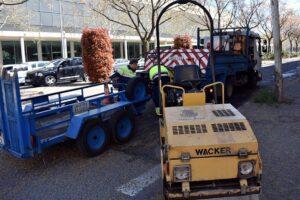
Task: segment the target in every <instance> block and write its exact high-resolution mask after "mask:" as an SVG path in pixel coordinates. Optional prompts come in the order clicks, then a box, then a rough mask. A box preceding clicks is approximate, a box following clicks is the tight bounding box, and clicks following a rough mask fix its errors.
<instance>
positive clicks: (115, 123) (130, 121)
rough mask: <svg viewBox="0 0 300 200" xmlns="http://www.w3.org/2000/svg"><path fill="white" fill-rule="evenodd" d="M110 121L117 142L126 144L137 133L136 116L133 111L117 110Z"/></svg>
mask: <svg viewBox="0 0 300 200" xmlns="http://www.w3.org/2000/svg"><path fill="white" fill-rule="evenodd" d="M110 122H111V127H112V137H113V140H114V142H116V143H117V144H125V143H127V142H128V141H129V140H130V139H131V138H132V137H133V136H134V135H135V117H134V115H133V114H132V113H131V112H128V111H120V112H117V113H116V114H115V115H113V116H112V119H111V121H110Z"/></svg>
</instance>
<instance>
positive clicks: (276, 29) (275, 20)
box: [271, 0, 283, 103]
mask: <svg viewBox="0 0 300 200" xmlns="http://www.w3.org/2000/svg"><path fill="white" fill-rule="evenodd" d="M278 4H279V3H278V0H271V10H272V29H273V42H274V55H275V80H276V86H275V87H276V91H275V93H276V96H277V101H278V102H279V103H281V102H282V101H283V78H282V70H281V67H282V55H281V53H282V46H281V43H280V40H281V39H280V25H279V6H278Z"/></svg>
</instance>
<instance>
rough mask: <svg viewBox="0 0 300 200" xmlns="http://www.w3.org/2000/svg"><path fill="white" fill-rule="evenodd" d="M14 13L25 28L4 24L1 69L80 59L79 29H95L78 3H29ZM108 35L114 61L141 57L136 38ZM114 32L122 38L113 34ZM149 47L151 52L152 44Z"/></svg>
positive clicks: (73, 0) (59, 0)
mask: <svg viewBox="0 0 300 200" xmlns="http://www.w3.org/2000/svg"><path fill="white" fill-rule="evenodd" d="M18 10H21V11H23V12H19V13H18V14H19V16H15V18H18V17H19V18H22V16H23V15H24V16H26V17H27V18H26V19H27V23H26V27H22V24H17V25H16V24H13V23H11V24H10V23H6V24H4V25H3V26H2V28H1V29H0V63H1V64H4V65H5V64H18V63H24V62H29V61H42V60H53V59H57V58H61V57H63V56H64V53H65V55H66V56H67V57H75V56H81V45H80V39H81V31H82V29H83V27H95V26H97V25H95V23H94V22H95V21H93V20H94V19H93V17H92V16H91V11H89V9H88V7H87V5H86V4H85V3H84V1H82V0H29V1H28V2H26V3H24V4H22V5H21V8H20V9H19V8H18ZM4 14H5V13H4ZM1 18H2V19H1ZM3 18H4V15H2V16H0V22H1V20H2V22H3V20H4V19H3ZM61 22H62V23H61ZM22 23H23V22H22ZM19 25H20V26H19ZM61 25H62V26H63V32H61ZM23 26H24V24H23ZM110 32H111V38H112V45H113V49H114V52H113V53H114V58H127V59H130V58H139V57H141V55H142V45H141V43H140V38H139V37H138V36H136V35H134V34H128V33H127V34H124V31H119V30H110ZM118 32H119V33H123V34H113V33H118ZM163 41H165V42H167V41H171V38H163ZM150 47H151V48H154V41H153V42H152V43H151V44H150Z"/></svg>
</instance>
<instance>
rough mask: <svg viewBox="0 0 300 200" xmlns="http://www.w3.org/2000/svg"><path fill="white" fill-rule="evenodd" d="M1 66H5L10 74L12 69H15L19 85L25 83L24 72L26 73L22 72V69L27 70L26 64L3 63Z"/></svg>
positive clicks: (12, 71)
mask: <svg viewBox="0 0 300 200" xmlns="http://www.w3.org/2000/svg"><path fill="white" fill-rule="evenodd" d="M3 68H5V69H6V70H7V71H8V73H9V74H10V75H13V73H14V70H17V72H18V79H19V84H20V85H24V84H25V78H26V74H27V73H24V71H27V70H28V65H27V64H11V65H4V66H3Z"/></svg>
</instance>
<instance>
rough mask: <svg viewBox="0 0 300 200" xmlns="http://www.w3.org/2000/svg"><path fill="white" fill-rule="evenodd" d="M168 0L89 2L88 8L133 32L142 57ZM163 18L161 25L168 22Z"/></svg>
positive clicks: (95, 0)
mask: <svg viewBox="0 0 300 200" xmlns="http://www.w3.org/2000/svg"><path fill="white" fill-rule="evenodd" d="M169 2H170V0H145V1H132V0H101V1H98V0H90V1H87V3H88V5H89V7H90V8H91V9H92V10H93V11H94V12H95V13H97V14H99V15H101V16H102V17H104V18H105V19H106V20H108V21H110V22H113V23H115V24H118V25H120V26H122V27H124V28H127V29H129V30H133V31H135V32H136V33H137V34H138V36H139V37H140V39H141V42H142V52H143V55H145V54H146V52H148V51H149V44H150V41H151V38H152V36H153V34H154V30H155V27H156V20H157V17H158V14H159V11H160V10H161V9H162V8H163V7H164V6H165V5H166V4H167V3H169ZM170 19H171V17H165V18H163V20H162V21H161V24H160V25H162V24H164V23H165V22H167V21H169V20H170Z"/></svg>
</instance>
